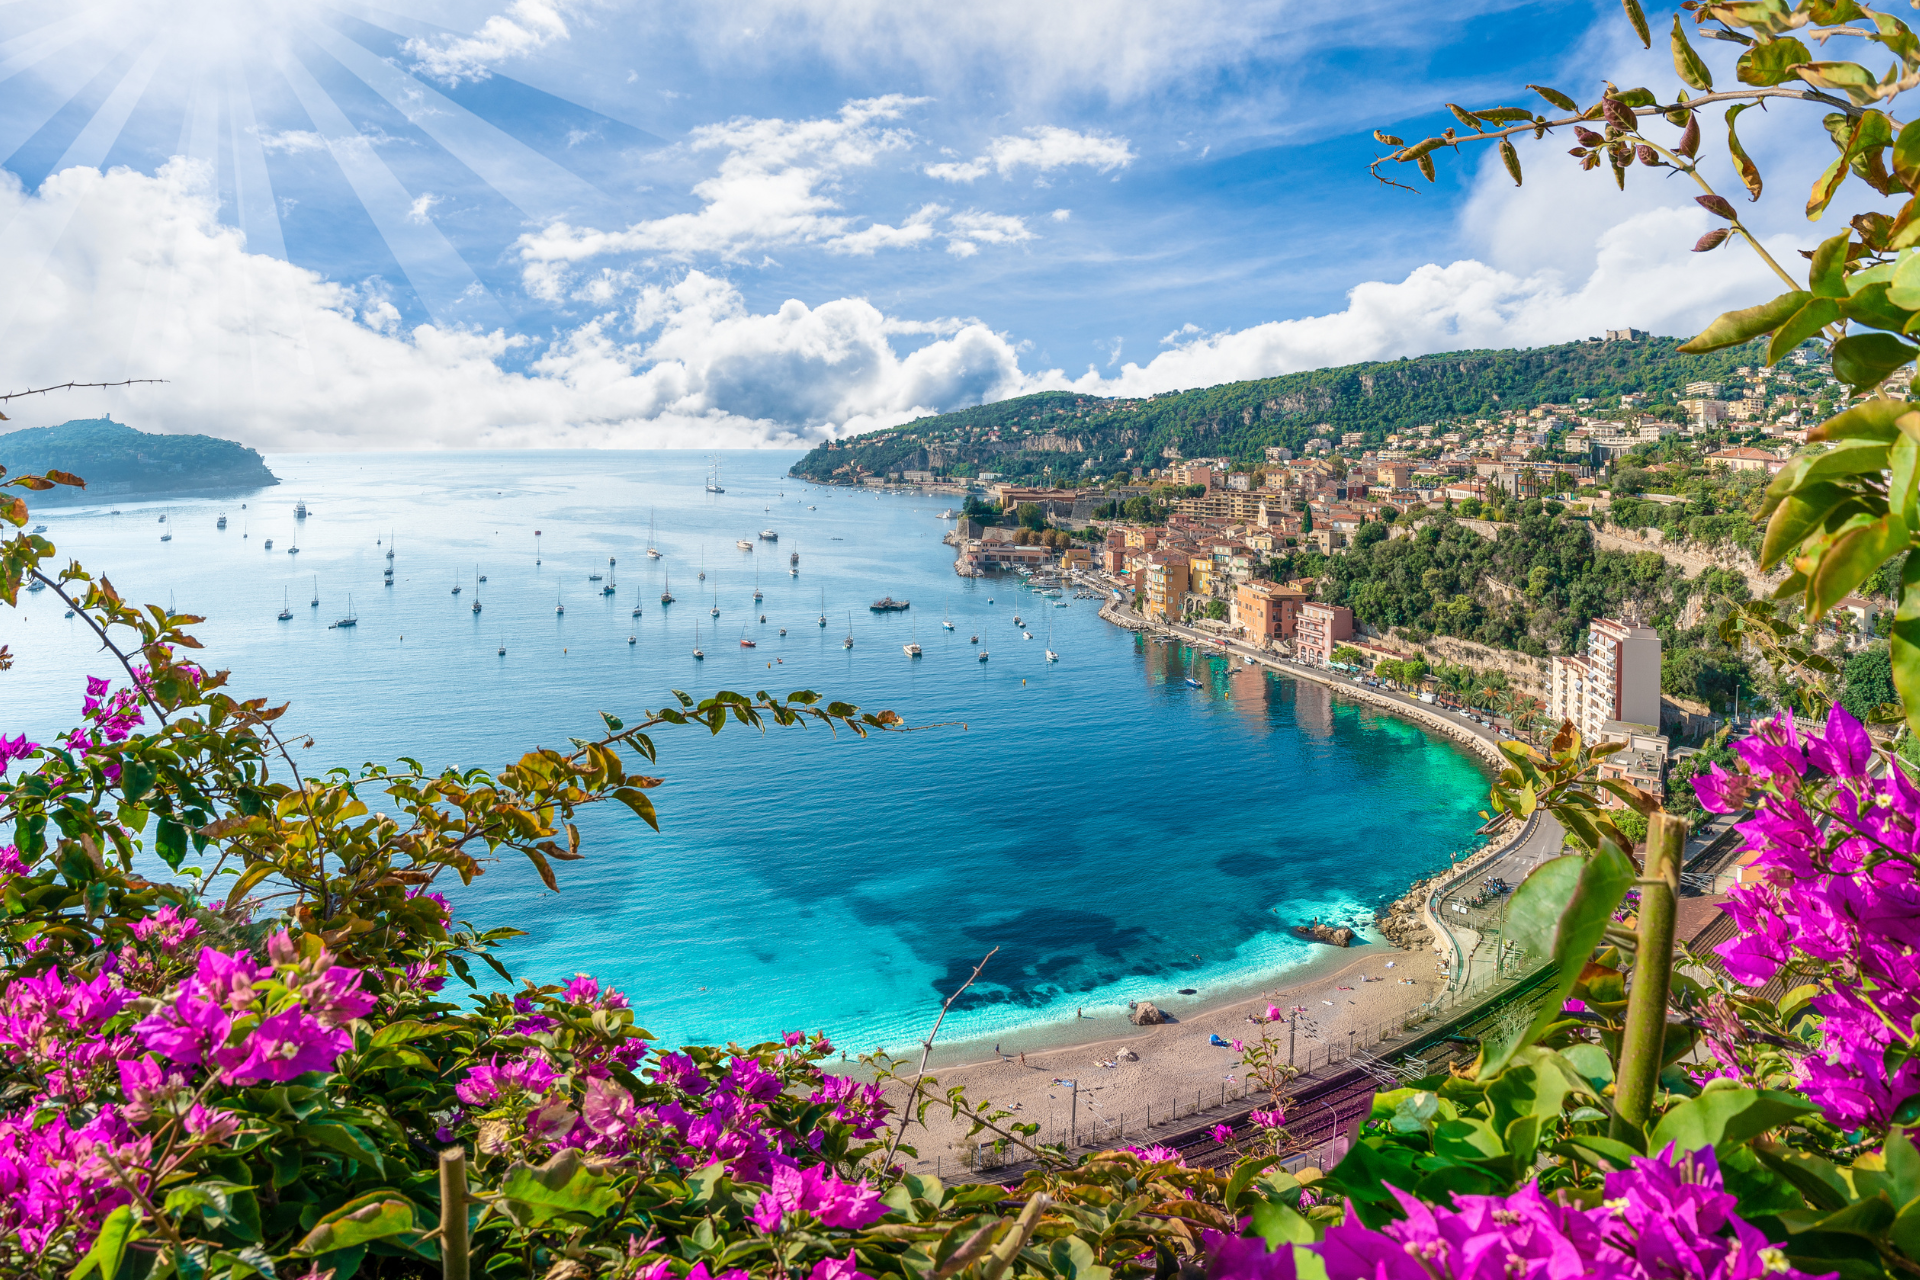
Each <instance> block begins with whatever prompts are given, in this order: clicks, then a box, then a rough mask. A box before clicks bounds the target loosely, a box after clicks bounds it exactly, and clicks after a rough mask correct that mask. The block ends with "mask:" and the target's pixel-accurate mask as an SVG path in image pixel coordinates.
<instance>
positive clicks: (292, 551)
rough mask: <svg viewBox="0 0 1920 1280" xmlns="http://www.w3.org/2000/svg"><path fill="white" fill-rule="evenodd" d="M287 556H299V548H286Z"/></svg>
mask: <svg viewBox="0 0 1920 1280" xmlns="http://www.w3.org/2000/svg"><path fill="white" fill-rule="evenodd" d="M287 554H288V555H290V556H297V555H299V554H300V548H299V547H288V548H287Z"/></svg>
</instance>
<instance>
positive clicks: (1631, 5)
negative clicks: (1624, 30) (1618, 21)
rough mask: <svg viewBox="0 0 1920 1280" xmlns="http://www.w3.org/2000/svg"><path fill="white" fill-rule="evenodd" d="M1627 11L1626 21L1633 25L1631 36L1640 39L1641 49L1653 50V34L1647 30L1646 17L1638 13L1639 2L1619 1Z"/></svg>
mask: <svg viewBox="0 0 1920 1280" xmlns="http://www.w3.org/2000/svg"><path fill="white" fill-rule="evenodd" d="M1620 5H1621V7H1622V8H1624V9H1625V10H1626V11H1627V21H1628V22H1631V23H1632V24H1633V34H1635V35H1637V36H1639V37H1640V47H1641V48H1642V49H1651V48H1653V33H1652V32H1651V31H1649V30H1647V15H1646V14H1644V13H1642V12H1641V11H1640V0H1620Z"/></svg>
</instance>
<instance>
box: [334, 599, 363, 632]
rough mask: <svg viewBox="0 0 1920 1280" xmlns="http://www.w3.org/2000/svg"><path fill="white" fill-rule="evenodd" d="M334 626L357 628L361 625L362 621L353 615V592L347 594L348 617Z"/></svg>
mask: <svg viewBox="0 0 1920 1280" xmlns="http://www.w3.org/2000/svg"><path fill="white" fill-rule="evenodd" d="M333 625H334V626H336V627H357V626H359V625H360V619H359V618H357V617H355V616H354V613H353V592H351V591H349V592H347V616H346V617H344V618H342V619H340V621H338V622H336V623H334V624H333Z"/></svg>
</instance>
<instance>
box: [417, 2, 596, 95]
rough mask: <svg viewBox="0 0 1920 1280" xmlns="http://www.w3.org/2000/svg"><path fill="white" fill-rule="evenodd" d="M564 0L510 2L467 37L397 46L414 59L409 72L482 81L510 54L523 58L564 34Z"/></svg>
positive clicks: (567, 6) (569, 6) (451, 79)
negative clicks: (504, 9)
mask: <svg viewBox="0 0 1920 1280" xmlns="http://www.w3.org/2000/svg"><path fill="white" fill-rule="evenodd" d="M578 7H579V6H578V5H577V4H573V3H570V2H569V0H513V3H512V4H511V5H509V6H507V10H506V12H505V13H496V14H494V15H493V16H492V17H490V18H488V19H487V20H486V21H485V22H483V23H481V24H480V29H479V30H478V31H476V32H474V33H473V34H472V35H470V36H441V37H438V38H434V39H423V38H420V37H415V38H413V39H411V40H408V41H407V42H406V43H405V44H404V45H402V46H401V51H402V52H404V53H405V54H406V55H407V56H408V57H411V58H413V59H414V63H413V70H414V71H415V72H417V73H419V74H420V75H423V76H426V77H427V78H428V79H431V80H438V81H440V82H441V83H443V84H448V85H457V84H459V83H460V82H461V81H462V80H484V79H486V78H487V77H488V76H490V75H492V74H493V69H494V68H495V67H497V66H499V65H500V64H501V63H502V62H505V61H507V60H508V59H509V58H517V57H523V56H525V55H526V54H529V53H533V52H535V51H537V50H539V49H542V48H544V47H546V46H547V45H549V44H552V43H553V42H554V41H556V40H565V39H566V38H567V37H568V34H569V33H568V31H567V20H566V15H567V12H568V11H569V10H571V9H576V8H578Z"/></svg>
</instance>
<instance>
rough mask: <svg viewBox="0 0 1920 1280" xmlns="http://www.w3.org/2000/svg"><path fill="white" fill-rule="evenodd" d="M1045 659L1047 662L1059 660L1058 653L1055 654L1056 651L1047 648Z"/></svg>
mask: <svg viewBox="0 0 1920 1280" xmlns="http://www.w3.org/2000/svg"><path fill="white" fill-rule="evenodd" d="M1047 661H1048V662H1058V661H1060V655H1059V654H1057V653H1055V652H1054V651H1053V650H1051V649H1049V650H1047Z"/></svg>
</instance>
